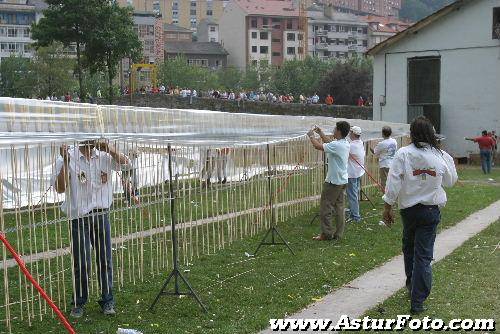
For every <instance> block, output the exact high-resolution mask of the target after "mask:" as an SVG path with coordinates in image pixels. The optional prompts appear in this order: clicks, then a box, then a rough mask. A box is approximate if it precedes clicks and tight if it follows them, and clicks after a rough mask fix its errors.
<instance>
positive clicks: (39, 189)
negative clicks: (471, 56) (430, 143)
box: [0, 98, 408, 332]
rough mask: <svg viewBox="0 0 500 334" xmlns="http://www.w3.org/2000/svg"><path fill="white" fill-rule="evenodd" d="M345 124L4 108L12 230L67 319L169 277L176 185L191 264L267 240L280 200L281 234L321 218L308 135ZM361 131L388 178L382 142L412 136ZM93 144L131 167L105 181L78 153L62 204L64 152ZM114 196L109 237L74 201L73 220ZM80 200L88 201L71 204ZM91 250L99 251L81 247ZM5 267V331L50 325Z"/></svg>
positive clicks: (6, 211)
mask: <svg viewBox="0 0 500 334" xmlns="http://www.w3.org/2000/svg"><path fill="white" fill-rule="evenodd" d="M338 120H339V119H334V118H328V117H308V116H300V117H297V116H270V115H256V114H231V113H222V112H216V111H200V110H178V109H153V108H138V107H123V106H97V105H90V104H76V103H58V102H51V101H39V100H25V99H12V98H0V180H1V182H0V198H1V203H0V204H1V205H0V230H1V231H3V232H4V233H5V235H6V236H7V238H8V239H9V240H10V242H11V243H12V244H13V245H14V247H15V248H16V249H17V250H18V251H19V253H20V254H21V255H22V257H23V259H24V261H25V262H26V263H27V265H28V268H29V269H30V270H31V271H32V273H33V275H34V277H35V279H37V280H38V281H39V282H40V284H41V285H42V287H44V288H45V289H46V291H47V292H48V293H49V295H51V296H52V298H53V299H54V301H55V302H56V303H57V304H58V305H60V306H61V307H62V308H63V309H65V310H67V309H68V308H70V307H71V304H70V302H71V301H73V300H75V299H78V298H79V295H81V294H82V291H83V290H88V292H89V295H90V297H89V299H90V300H93V299H97V298H96V296H99V295H101V296H102V295H105V292H106V291H103V289H104V290H105V289H108V290H110V289H111V287H110V286H109V284H108V283H109V282H108V280H111V281H113V282H114V289H113V290H114V292H115V294H116V292H117V291H119V290H120V289H121V288H122V287H123V286H125V285H126V284H136V283H138V282H141V281H142V280H144V277H145V276H149V277H154V276H156V275H159V274H162V273H164V272H165V270H166V269H167V268H168V267H169V266H171V243H170V237H171V236H170V210H169V205H170V195H169V192H168V187H169V182H175V185H176V189H177V195H176V198H177V201H176V210H177V212H178V227H179V246H180V259H181V261H182V262H184V263H188V262H190V261H191V260H192V259H193V258H195V257H197V256H199V255H200V254H211V253H214V252H216V251H217V250H219V249H221V248H225V247H227V246H228V245H230V244H231V243H232V242H234V241H235V240H238V239H241V238H244V237H245V236H250V235H254V234H256V233H258V232H260V231H262V230H263V229H264V228H267V227H268V226H269V224H270V223H271V221H270V217H271V216H270V208H269V198H270V197H272V199H273V203H274V204H273V205H274V207H273V210H274V212H275V213H276V215H275V217H276V219H277V221H279V222H287V221H288V220H290V218H293V217H295V216H297V215H299V214H302V213H304V212H306V211H308V210H310V209H312V208H313V207H315V206H316V205H317V201H318V199H319V194H320V191H321V185H322V181H323V179H324V174H323V173H324V161H323V155H322V154H321V153H320V152H318V151H316V150H314V149H313V148H312V147H311V145H310V143H309V142H308V139H307V137H306V136H305V134H306V132H307V131H308V130H309V129H310V128H311V127H312V126H313V125H318V126H320V127H321V128H323V129H326V131H330V132H331V131H332V130H333V128H334V126H335V123H336V122H337V121H338ZM348 121H349V122H350V123H351V125H358V126H360V127H361V128H362V129H363V137H362V139H363V140H364V141H365V146H366V148H367V150H366V151H367V152H368V155H367V158H366V166H365V168H366V169H367V170H368V171H369V172H370V173H371V174H372V175H373V176H374V178H378V167H377V163H376V159H375V158H374V157H373V156H372V155H371V154H370V153H369V150H368V148H369V147H373V146H374V145H375V143H376V142H377V138H378V137H379V133H380V130H381V128H382V126H383V125H390V126H391V127H392V130H393V134H394V137H397V138H398V140H399V143H400V144H402V142H403V138H404V136H405V135H406V134H407V132H408V125H406V124H390V123H389V124H388V123H381V122H373V121H364V120H348ZM93 139H98V140H101V141H104V142H107V143H108V144H109V145H110V146H112V147H115V148H116V152H117V153H118V154H120V155H123V156H125V157H127V159H128V164H127V165H126V166H114V167H112V166H113V165H112V164H110V165H106V166H107V167H102V166H103V165H102V164H99V163H98V164H97V166H99V167H98V169H97V170H98V173H96V172H95V170H94V169H95V168H94V169H92V168H91V169H89V170H86V169H85V168H87V167H85V166H86V165H85V164H83V165H78V163H77V162H76V160H78V154H77V153H75V155H74V159H73V158H72V160H71V161H74V162H73V163H74V166H73V167H71V162H70V167H69V168H70V169H69V170H70V173H71V171H72V172H73V173H75V174H77V175H76V176H77V177H78V178H77V179H76V180H78V182H80V183H77V186H75V189H72V188H71V187H70V188H69V189H66V191H65V192H64V193H62V194H59V193H57V192H56V190H55V187H54V184H53V182H51V180H52V181H53V180H54V178H55V177H56V176H57V174H58V173H59V170H56V166H57V165H56V161H57V160H58V159H60V156H59V154H60V146H61V145H62V144H66V145H68V146H69V150H73V152H78V147H79V146H80V145H81V143H82V142H83V141H87V140H93ZM168 145H171V147H172V152H171V154H170V155H169V154H168V150H167V146H168ZM97 153H98V152H97ZM97 153H95V154H96V156H98V157H100V155H99V154H97ZM103 154H104V153H103ZM268 156H269V157H270V158H269V161H268V160H267V157H268ZM108 158H109V157H108ZM169 160H171V162H172V167H173V169H172V175H170V173H169V171H168V164H169ZM98 161H99V160H98ZM72 168H73V169H72ZM89 168H90V167H89ZM99 168H100V169H99ZM73 176H74V175H73ZM269 178H270V179H271V182H272V183H273V187H272V188H271V189H272V192H271V193H269V187H268V181H269ZM362 184H363V187H364V189H365V191H366V192H368V193H370V192H375V191H376V189H375V187H374V183H373V182H372V181H371V180H370V179H369V178H368V177H365V178H364V179H363V181H362ZM106 186H109V187H110V189H111V193H112V195H111V200H112V203H113V204H112V206H111V207H110V208H109V209H108V210H106V215H107V217H108V218H109V219H108V220H109V230H107V229H106V228H103V226H107V225H102V224H101V223H102V222H101V220H100V219H101V218H95V217H101V215H100V214H92V213H91V212H89V213H87V214H86V215H85V214H84V215H83V216H82V217H83V218H82V217H80V218H81V219H80V221H79V220H78V219H77V220H76V221H75V220H74V219H73V218H75V217H68V215H67V214H65V213H64V212H62V211H61V209H60V204H61V203H62V202H64V201H65V200H66V199H68V201H67V202H66V204H65V205H66V208H65V210H64V211H65V212H66V213H67V212H68V211H71V210H75V211H79V210H80V211H81V210H84V207H83V206H85V205H90V206H89V207H95V204H96V203H102V202H103V201H104V199H103V198H98V197H99V196H104V195H103V193H104V192H103V188H104V187H106ZM81 189H86V190H85V191H89V193H91V194H94V197H87V198H91V201H93V202H92V203H88V202H85V200H83V199H82V198H83V197H84V196H83V193H80V194H78V193H77V192H78V191H83V190H81ZM72 192H73V193H72ZM72 196H73V197H76V198H78V200H77V201H74V202H71V201H70V200H69V199H70V198H73V197H72ZM96 196H97V198H96ZM69 202H71V203H72V204H71V203H69ZM68 203H69V204H68ZM68 205H70V206H71V205H73V206H76V207H73V208H68ZM92 205H94V206H92ZM88 217H90V218H88ZM92 217H94V218H92ZM85 219H90V220H89V221H86V222H85V224H88V225H89V226H91V225H92V224H94V225H95V226H93V225H92V226H93V227H91V229H94V230H93V231H91V232H92V233H91V232H89V231H87V230H85V228H82V226H84V225H83V224H84V223H83V220H85ZM94 219H95V220H96V221H95V222H94ZM104 224H106V223H104ZM107 239H109V245H108V244H107V243H106V240H107ZM87 243H90V244H91V247H90V246H89V247H83V246H82V244H83V245H85V244H87ZM75 253H76V254H75ZM106 253H110V254H106ZM103 254H104V255H103ZM91 255H92V257H95V256H102V261H101V265H102V267H99V268H96V265H95V264H94V265H90V263H94V262H89V263H87V262H86V260H85V259H86V258H87V257H88V256H91ZM111 258H112V262H111V261H110V260H111ZM2 266H3V270H2V272H1V273H0V276H2V282H3V283H0V287H2V290H1V291H2V294H0V295H2V296H3V301H2V300H0V321H1V322H3V324H5V325H6V328H7V329H8V330H9V331H14V332H15V331H16V328H17V327H16V326H18V325H19V324H23V323H28V324H31V323H32V322H33V321H34V320H35V319H40V320H41V319H43V317H44V316H45V315H47V314H49V315H51V313H50V310H49V309H48V308H47V306H46V304H45V303H44V302H43V301H41V300H40V298H39V297H38V295H37V294H36V291H34V290H33V289H32V288H30V287H29V284H28V282H27V281H26V279H25V278H24V276H23V275H22V274H21V273H20V272H19V270H18V269H17V268H16V264H15V262H14V260H13V259H12V258H11V256H10V255H9V254H7V252H6V251H5V249H4V251H3V254H2ZM106 267H112V268H113V273H112V275H113V276H112V279H111V278H110V277H104V276H102V275H101V276H99V275H98V273H99V272H102V270H103V269H104V268H106ZM75 268H79V269H81V270H85V271H86V272H87V273H88V276H89V278H90V279H89V280H87V281H85V280H83V282H82V279H81V278H82V277H81V272H78V273H76V274H75ZM97 269H101V270H97ZM81 270H80V271H81ZM77 276H78V277H77Z"/></svg>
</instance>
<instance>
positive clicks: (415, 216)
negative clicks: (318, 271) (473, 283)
mask: <svg viewBox="0 0 500 334" xmlns="http://www.w3.org/2000/svg"><path fill="white" fill-rule="evenodd" d="M410 136H411V141H412V143H411V144H410V145H408V146H405V147H403V148H401V149H399V150H398V151H397V152H396V155H395V157H394V160H393V162H392V165H391V168H390V170H389V176H388V179H387V185H386V191H385V195H384V196H383V197H382V198H383V200H384V201H385V210H384V213H383V217H384V218H383V219H384V221H385V223H386V224H387V225H391V224H392V223H393V222H394V213H393V211H392V207H393V206H394V205H395V203H396V201H397V202H398V206H399V209H400V213H401V218H402V220H403V255H404V263H405V273H406V287H407V289H408V291H409V292H410V294H411V309H410V312H411V313H412V314H419V313H421V312H423V311H424V310H425V308H424V306H423V303H424V301H425V300H426V299H427V297H428V296H429V294H430V291H431V286H432V268H431V261H432V258H433V252H434V241H435V238H436V229H437V225H438V224H439V221H440V219H441V214H440V208H441V207H443V206H445V204H446V200H447V199H446V192H445V191H444V189H443V187H452V186H453V185H454V184H455V182H456V181H457V180H458V176H457V171H456V169H455V163H454V162H453V158H452V157H451V156H450V155H449V154H448V153H446V152H444V151H442V150H441V149H440V148H439V143H438V141H437V138H436V133H435V130H434V127H433V126H432V124H431V122H430V121H429V120H428V119H427V118H425V117H418V118H416V119H415V120H414V121H413V122H412V123H411V125H410Z"/></svg>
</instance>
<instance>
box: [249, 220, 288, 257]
mask: <svg viewBox="0 0 500 334" xmlns="http://www.w3.org/2000/svg"><path fill="white" fill-rule="evenodd" d="M269 234H271V242H267V241H266V240H267V237H268V236H269ZM276 237H278V238H279V239H280V240H281V241H278V242H276ZM264 245H266V246H270V245H276V246H286V248H288V250H289V251H290V253H292V254H293V255H295V253H294V252H293V250H292V248H291V247H290V245H289V244H288V242H287V241H286V240H285V238H283V237H282V236H281V233H280V232H279V231H278V229H277V227H276V225H273V226H271V227H270V228H269V230H267V232H266V235H265V236H264V238H263V239H262V241H261V242H260V243H259V246H258V247H257V249H256V250H255V252H254V253H253V255H254V256H257V252H258V251H259V249H260V247H262V246H264Z"/></svg>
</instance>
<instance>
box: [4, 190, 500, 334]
mask: <svg viewBox="0 0 500 334" xmlns="http://www.w3.org/2000/svg"><path fill="white" fill-rule="evenodd" d="M448 195H449V203H448V205H447V206H446V208H445V209H444V210H443V215H442V216H443V221H442V224H440V225H441V227H440V228H441V229H442V228H446V227H449V226H452V225H454V224H455V223H457V222H458V221H460V220H462V219H463V218H465V217H466V216H468V215H469V214H471V213H472V212H474V211H477V210H478V209H481V208H483V207H485V206H487V205H488V204H490V203H491V202H493V201H495V200H498V199H500V192H499V191H498V187H497V186H493V185H484V184H463V185H462V186H457V187H455V188H453V189H450V190H449V191H448ZM374 200H375V201H376V204H377V210H372V209H371V207H370V206H369V204H368V203H367V202H364V203H363V205H362V211H363V213H364V214H365V215H366V216H371V215H372V214H376V213H378V212H380V209H381V205H382V203H381V200H380V199H379V197H377V198H374ZM315 212H316V210H312V211H311V212H310V213H308V214H305V215H302V216H300V217H298V218H296V219H292V220H290V221H287V222H281V223H280V230H281V232H282V233H283V235H284V236H285V237H286V238H287V239H288V240H289V241H290V243H291V246H292V247H293V249H294V251H295V252H296V256H292V255H291V254H290V253H289V252H288V251H287V250H286V249H284V248H283V247H279V248H270V247H267V248H264V249H262V251H261V253H260V255H259V257H257V258H252V257H247V256H246V255H245V253H252V252H253V251H254V250H255V247H256V246H257V244H258V242H259V241H260V239H261V238H262V236H263V233H260V234H258V235H256V236H253V237H247V238H244V239H242V240H238V241H235V242H234V243H232V244H231V245H229V246H227V247H226V248H224V249H221V250H219V251H217V252H216V253H215V254H211V255H202V256H200V257H199V258H195V259H194V260H193V261H192V262H191V263H190V266H189V267H188V269H189V272H186V275H187V276H188V278H189V280H190V281H191V283H192V284H193V286H194V287H195V289H196V290H198V292H199V293H200V296H201V298H202V299H203V300H204V302H205V303H206V304H207V306H208V308H209V313H208V314H204V313H202V312H201V311H200V310H199V308H198V306H197V305H196V304H195V303H194V301H193V300H191V299H190V298H181V299H175V298H172V297H163V298H162V299H161V300H160V303H159V304H158V306H157V309H156V312H155V313H154V314H152V313H150V312H148V311H147V308H148V306H149V304H150V303H151V301H152V300H153V298H154V296H155V294H156V292H157V291H158V290H159V289H160V285H161V283H162V281H163V279H164V278H165V276H161V275H160V276H159V275H145V277H144V280H143V281H138V282H136V284H135V285H132V284H131V283H128V282H127V283H126V285H125V288H122V289H121V290H120V291H117V292H116V300H117V310H118V315H117V316H116V317H113V318H105V317H104V316H102V315H101V314H100V313H99V311H98V308H97V305H96V303H94V302H91V303H89V305H88V308H87V316H86V317H85V318H84V319H82V320H79V321H78V322H76V323H75V326H76V329H77V332H78V333H116V330H117V328H118V327H127V328H136V329H139V330H141V331H143V332H144V333H228V334H229V333H254V332H256V331H258V330H260V329H263V328H265V327H267V325H268V321H269V318H276V317H283V316H284V315H286V314H291V313H292V312H295V311H298V310H300V309H301V308H303V307H305V306H307V305H309V304H310V303H312V302H314V300H315V299H317V298H320V297H322V296H324V295H325V294H327V293H328V292H330V291H331V290H332V289H335V288H337V287H339V286H342V285H343V284H345V283H347V282H349V281H351V280H352V279H354V278H356V277H358V276H359V275H360V274H362V273H364V272H366V271H368V270H370V269H373V268H374V267H376V266H378V265H380V264H382V263H384V262H385V261H387V260H388V259H390V258H392V257H393V256H395V255H397V254H399V253H400V252H401V241H400V240H401V224H396V225H395V226H394V227H392V228H391V229H388V228H386V227H382V226H379V225H378V221H379V220H380V216H377V215H375V216H373V217H370V218H368V219H366V221H364V222H363V223H361V224H356V225H352V224H351V225H349V226H348V227H347V229H346V236H345V239H344V240H342V241H341V242H340V243H330V242H326V243H318V242H313V241H311V237H312V236H313V235H314V234H315V233H317V232H318V225H317V221H316V223H315V224H314V225H309V221H310V219H311V217H312V216H313V215H314V214H315ZM150 251H151V250H150V247H145V248H144V257H145V258H147V257H148V256H149V255H150ZM125 261H127V259H125ZM185 269H186V268H185ZM165 272H166V273H167V272H168V271H167V270H165ZM11 273H12V272H11ZM15 274H16V273H12V277H11V278H10V282H12V285H11V291H10V292H11V293H12V294H13V295H15V294H16V293H17V291H18V289H19V286H16V284H17V283H16V279H15V277H17V276H16V275H15ZM2 275H3V272H2V273H1V274H0V276H2ZM165 275H166V274H165ZM67 279H68V278H67ZM0 281H3V276H2V277H0ZM69 286H70V285H69ZM0 294H3V293H2V291H0ZM92 298H93V301H94V300H96V299H97V297H95V296H93V297H92ZM36 305H37V303H35V306H36ZM4 310H5V309H4V308H2V309H0V319H4V318H5V314H4V313H3V312H4ZM16 311H17V312H18V306H17V305H14V306H12V307H11V313H12V314H16ZM1 328H2V327H0V332H2V329H1ZM60 328H61V327H60V326H59V325H58V324H57V322H56V320H55V319H51V318H50V317H47V318H44V321H43V322H40V321H39V320H38V318H37V319H35V320H34V322H33V324H32V326H31V327H28V326H27V325H26V322H25V321H19V319H15V320H14V322H13V327H12V330H13V332H14V333H60V332H62V331H61V329H60Z"/></svg>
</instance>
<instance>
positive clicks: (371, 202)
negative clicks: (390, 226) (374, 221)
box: [361, 189, 377, 209]
mask: <svg viewBox="0 0 500 334" xmlns="http://www.w3.org/2000/svg"><path fill="white" fill-rule="evenodd" d="M361 194H362V195H365V197H366V199H367V200H368V202H370V204H371V205H372V207H373V208H374V209H376V208H377V207H376V206H375V204H374V203H373V201H372V200H371V198H370V197H368V195H367V194H366V193H365V191H364V190H363V189H361Z"/></svg>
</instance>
